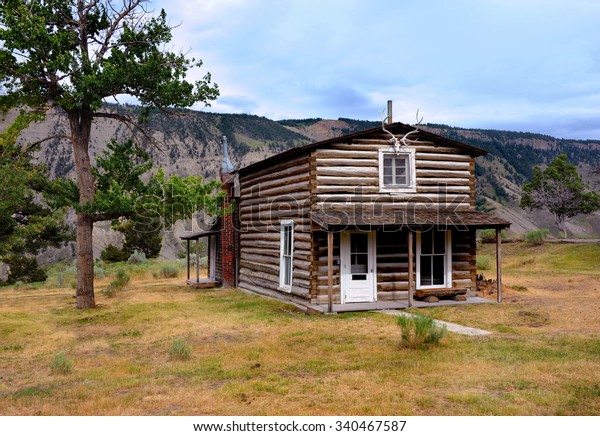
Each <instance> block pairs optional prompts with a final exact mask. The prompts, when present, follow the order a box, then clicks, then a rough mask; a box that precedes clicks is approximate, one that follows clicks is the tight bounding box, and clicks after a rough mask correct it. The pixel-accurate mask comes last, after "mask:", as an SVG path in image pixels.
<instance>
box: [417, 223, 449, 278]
mask: <svg viewBox="0 0 600 436" xmlns="http://www.w3.org/2000/svg"><path fill="white" fill-rule="evenodd" d="M429 231H430V232H431V231H436V230H434V229H432V230H429ZM441 232H444V233H445V238H444V243H445V254H444V256H445V258H446V259H445V262H444V266H445V269H446V270H445V274H444V284H443V285H422V284H421V255H422V254H421V251H422V246H421V241H422V239H421V233H422V232H420V231H419V232H417V238H416V239H417V250H416V251H417V259H416V260H417V261H416V264H417V265H416V267H417V271H416V275H417V280H416V282H417V283H416V284H417V289H446V288H451V287H452V231H451V230H445V231H444V230H441ZM434 246H435V244H434ZM435 255H436V253H432V254H425V255H424V256H435ZM438 255H439V254H438Z"/></svg>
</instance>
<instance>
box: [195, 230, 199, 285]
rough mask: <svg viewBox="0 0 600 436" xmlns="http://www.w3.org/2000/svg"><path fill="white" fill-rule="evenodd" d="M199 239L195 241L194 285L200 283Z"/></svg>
mask: <svg viewBox="0 0 600 436" xmlns="http://www.w3.org/2000/svg"><path fill="white" fill-rule="evenodd" d="M199 242H200V238H198V239H196V283H200V243H199Z"/></svg>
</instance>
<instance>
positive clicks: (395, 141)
mask: <svg viewBox="0 0 600 436" xmlns="http://www.w3.org/2000/svg"><path fill="white" fill-rule="evenodd" d="M384 112H385V109H384V110H381V111H379V113H380V114H381V129H382V130H383V131H384V132H385V133H387V134H388V135H390V136H391V137H392V138H391V139H390V142H391V143H392V145H393V146H394V150H395V151H396V153H400V147H402V146H405V147H406V146H408V145H409V144H418V143H420V142H421V141H419V140H417V139H409V138H408V137H409V136H410V135H412V134H414V133H418V132H419V128H418V127H419V126H420V125H421V122H423V117H421V118H419V109H417V114H416V120H417V124H416V125H415V130H411V131H410V132H408V133H407V134H405V135H404V136H403V137H402V138H400V139H398V138H397V137H396V135H394V134H393V133H392V132H390V131H389V130H387V129H386V128H385V120H386V119H387V117H385V118H384V117H383V113H384Z"/></svg>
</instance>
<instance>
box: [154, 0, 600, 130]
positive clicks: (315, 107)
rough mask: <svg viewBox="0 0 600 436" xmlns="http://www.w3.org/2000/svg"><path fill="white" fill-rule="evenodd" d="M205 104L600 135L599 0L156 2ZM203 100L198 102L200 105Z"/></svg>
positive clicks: (293, 114) (281, 113) (271, 114)
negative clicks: (204, 82) (206, 85)
mask: <svg viewBox="0 0 600 436" xmlns="http://www.w3.org/2000/svg"><path fill="white" fill-rule="evenodd" d="M151 3H152V4H153V7H154V8H156V9H160V8H161V7H164V9H165V10H166V12H167V15H168V16H169V19H170V22H171V24H173V25H178V27H177V28H176V29H175V30H174V40H173V48H176V49H181V50H183V51H184V52H188V51H189V53H190V55H193V56H194V57H196V58H197V59H202V60H203V61H204V67H203V69H201V70H199V71H196V72H194V73H193V74H192V76H191V77H190V78H192V79H193V78H194V75H196V77H198V78H199V77H201V76H202V75H203V74H204V73H206V71H210V72H211V74H212V76H213V80H214V81H215V82H216V83H218V85H219V88H220V91H221V97H220V98H219V99H218V101H217V102H215V103H213V105H212V107H211V108H209V109H207V110H209V111H216V112H228V113H247V114H253V115H260V116H265V117H268V118H271V119H285V118H314V117H320V118H331V119H337V118H339V117H346V118H356V119H363V120H379V119H380V111H381V110H382V109H384V107H385V106H386V101H387V100H388V99H391V100H393V101H394V120H395V121H402V122H405V123H414V122H415V114H416V111H417V109H419V110H420V114H421V115H422V116H423V117H424V120H423V122H425V123H428V122H429V123H442V124H449V125H453V126H460V127H472V128H489V129H506V130H519V131H529V132H537V133H545V134H549V135H553V136H556V137H561V138H578V139H600V1H597V0H363V1H358V0H356V1H355V0H168V1H167V0H161V1H157V0H153V1H152V2H151ZM197 109H200V108H197Z"/></svg>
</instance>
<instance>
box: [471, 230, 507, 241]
mask: <svg viewBox="0 0 600 436" xmlns="http://www.w3.org/2000/svg"><path fill="white" fill-rule="evenodd" d="M477 236H478V238H479V241H481V243H483V244H492V243H495V242H496V230H494V229H485V230H479V231H478V232H477ZM500 236H501V237H502V239H506V232H505V231H504V230H502V231H501V232H500Z"/></svg>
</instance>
